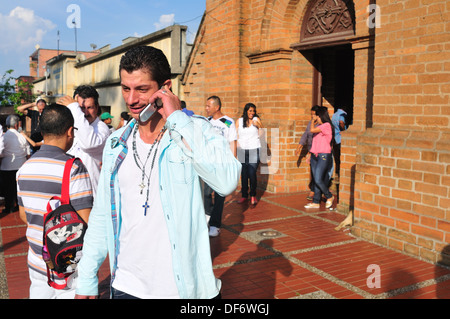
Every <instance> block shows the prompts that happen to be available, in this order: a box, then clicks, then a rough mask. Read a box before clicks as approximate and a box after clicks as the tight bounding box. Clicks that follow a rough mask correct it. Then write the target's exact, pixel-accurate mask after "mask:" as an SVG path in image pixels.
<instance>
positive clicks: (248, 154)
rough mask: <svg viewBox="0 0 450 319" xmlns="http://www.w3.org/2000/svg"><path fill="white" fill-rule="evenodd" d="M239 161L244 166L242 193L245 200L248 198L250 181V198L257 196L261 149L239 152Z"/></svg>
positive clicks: (241, 150)
mask: <svg viewBox="0 0 450 319" xmlns="http://www.w3.org/2000/svg"><path fill="white" fill-rule="evenodd" d="M238 160H239V161H240V162H241V164H242V171H241V187H242V188H241V193H242V197H243V198H248V184H249V183H248V182H249V180H250V196H251V197H254V196H256V186H257V179H256V171H257V169H258V166H259V148H255V149H251V150H244V149H240V150H239V151H238Z"/></svg>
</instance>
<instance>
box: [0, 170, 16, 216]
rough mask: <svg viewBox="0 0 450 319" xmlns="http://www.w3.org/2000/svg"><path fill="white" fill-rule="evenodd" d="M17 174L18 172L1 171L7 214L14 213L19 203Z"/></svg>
mask: <svg viewBox="0 0 450 319" xmlns="http://www.w3.org/2000/svg"><path fill="white" fill-rule="evenodd" d="M16 174H17V171H0V177H1V178H0V180H1V181H2V186H1V187H2V191H3V196H4V197H5V212H6V213H9V212H12V211H13V209H14V208H15V205H16V203H17V184H16Z"/></svg>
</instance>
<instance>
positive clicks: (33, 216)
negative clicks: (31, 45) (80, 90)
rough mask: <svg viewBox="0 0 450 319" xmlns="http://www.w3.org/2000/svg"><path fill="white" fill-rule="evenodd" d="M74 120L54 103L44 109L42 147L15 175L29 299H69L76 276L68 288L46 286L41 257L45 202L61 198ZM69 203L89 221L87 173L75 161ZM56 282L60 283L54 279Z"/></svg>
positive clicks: (44, 269)
mask: <svg viewBox="0 0 450 319" xmlns="http://www.w3.org/2000/svg"><path fill="white" fill-rule="evenodd" d="M73 125H74V120H73V116H72V114H71V112H70V110H69V109H68V108H67V107H65V106H63V105H57V104H50V105H49V106H47V107H46V109H45V110H44V112H43V114H42V118H41V132H42V135H43V137H44V138H45V144H44V145H42V147H41V148H40V149H39V151H37V152H36V153H34V154H33V156H32V157H31V159H30V160H28V161H27V162H26V163H25V164H23V166H22V167H21V168H20V170H19V171H18V173H17V189H18V202H19V214H20V218H21V219H22V221H23V222H24V223H25V224H27V232H26V235H27V239H28V243H29V249H28V268H29V276H30V280H31V286H30V299H69V298H70V299H73V298H74V297H75V286H76V282H77V278H76V277H77V273H76V272H75V274H74V275H72V278H71V279H70V280H69V285H68V287H66V288H65V289H62V290H59V289H55V288H52V287H50V286H49V285H48V283H47V281H48V278H47V267H46V264H45V262H44V260H43V258H42V238H43V229H42V227H43V218H42V216H43V215H44V214H45V213H47V210H46V208H47V203H48V202H49V200H50V199H51V198H52V197H53V196H60V195H61V185H62V177H63V173H64V165H65V163H66V161H67V160H68V159H70V158H71V156H69V155H67V154H66V152H67V151H68V150H69V148H70V147H71V146H72V144H73V140H74V130H75V128H74V126H73ZM69 191H70V194H69V196H70V203H71V205H72V206H73V208H75V210H76V211H77V212H78V214H79V215H80V216H81V218H83V220H84V221H85V222H88V220H89V213H90V211H91V208H92V202H93V198H92V186H91V181H90V179H89V175H88V172H87V170H86V168H85V166H84V165H83V163H82V162H80V161H79V160H75V162H74V165H73V167H72V169H71V173H70V185H69ZM57 283H60V282H59V281H58V280H57Z"/></svg>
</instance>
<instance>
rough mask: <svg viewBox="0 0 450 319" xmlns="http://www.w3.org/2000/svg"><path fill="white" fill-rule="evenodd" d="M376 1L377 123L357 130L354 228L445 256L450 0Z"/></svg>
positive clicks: (449, 218)
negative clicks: (378, 19) (365, 129)
mask: <svg viewBox="0 0 450 319" xmlns="http://www.w3.org/2000/svg"><path fill="white" fill-rule="evenodd" d="M377 4H378V5H379V7H380V11H381V27H380V28H377V29H376V30H375V34H376V37H375V51H376V54H375V73H374V96H373V128H371V129H368V130H367V131H365V132H364V133H363V134H361V135H360V136H358V137H357V143H356V174H355V184H354V207H355V208H354V213H355V221H356V225H355V226H356V227H355V228H354V230H353V231H354V233H355V234H357V235H360V236H363V237H365V238H367V239H369V240H373V241H374V242H377V243H380V244H383V245H386V246H388V247H392V248H395V249H398V250H401V251H404V252H407V253H410V254H412V255H416V256H420V257H422V258H424V259H427V260H431V261H442V260H443V259H445V258H448V256H444V255H443V251H444V250H445V251H447V254H448V251H449V248H448V244H449V242H450V232H449V231H450V210H449V207H450V200H449V197H450V183H449V181H450V178H449V173H450V139H449V138H450V125H449V124H450V107H449V96H450V95H449V92H450V91H449V87H450V72H449V71H450V54H449V48H450V33H449V31H450V23H449V17H450V14H449V12H450V4H449V3H448V1H402V2H395V3H391V1H377ZM444 262H446V263H448V259H447V260H444Z"/></svg>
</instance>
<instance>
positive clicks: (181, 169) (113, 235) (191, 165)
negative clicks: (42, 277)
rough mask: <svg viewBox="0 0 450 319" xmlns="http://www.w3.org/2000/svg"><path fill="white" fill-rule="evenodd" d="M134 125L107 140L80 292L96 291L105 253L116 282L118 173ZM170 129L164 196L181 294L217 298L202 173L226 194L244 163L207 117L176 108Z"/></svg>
mask: <svg viewBox="0 0 450 319" xmlns="http://www.w3.org/2000/svg"><path fill="white" fill-rule="evenodd" d="M135 124H136V122H135V121H134V120H132V121H131V122H130V123H129V125H127V126H126V127H125V128H123V129H120V130H118V131H116V132H114V133H113V134H112V135H111V136H110V137H109V139H108V141H107V142H106V146H105V149H104V152H103V164H102V170H101V173H100V180H99V184H98V190H97V194H96V198H95V201H94V207H93V208H92V211H91V215H90V217H89V224H88V229H87V232H86V236H85V239H84V241H85V243H84V247H83V257H82V258H81V261H80V263H79V264H78V283H77V289H76V291H77V294H79V295H87V296H92V295H97V294H98V278H97V271H98V269H99V268H100V266H101V265H102V263H103V261H104V259H105V258H106V256H107V255H109V262H110V269H111V282H112V281H113V280H114V275H115V269H116V262H117V252H118V249H119V240H118V238H119V234H120V229H121V214H120V212H121V201H120V196H121V194H120V192H119V187H118V174H117V173H118V169H119V167H120V165H121V163H122V161H123V159H124V158H125V156H126V155H127V152H128V149H127V147H126V140H127V138H128V137H129V136H130V133H131V132H132V130H133V127H134V126H135ZM166 128H167V131H166V134H164V136H163V138H162V140H161V144H160V146H159V147H161V155H160V157H159V180H160V194H161V202H162V206H163V211H164V215H165V219H166V223H167V228H168V231H169V238H170V243H171V248H172V256H173V260H172V263H173V273H174V276H175V281H176V284H177V287H178V292H179V295H180V297H181V298H183V299H186V298H197V299H199V298H213V297H215V296H217V295H218V294H219V291H220V286H221V283H220V280H218V279H216V278H215V276H214V273H213V270H212V260H211V251H210V245H209V236H208V227H207V224H206V218H205V213H204V207H203V195H202V191H201V185H200V179H199V177H200V178H201V179H202V180H204V181H205V182H206V183H207V184H208V185H210V186H211V187H212V188H213V189H215V190H216V192H217V193H219V194H220V195H222V196H226V195H229V194H231V193H232V192H233V191H234V190H235V189H236V187H237V183H238V181H239V178H240V172H241V167H242V165H241V163H239V161H238V160H237V159H236V158H235V157H234V156H233V154H232V152H231V150H230V146H229V143H228V142H227V141H226V140H225V138H223V137H222V136H220V135H219V134H217V133H216V131H215V129H214V127H213V126H212V125H211V124H210V123H209V121H207V120H206V119H205V118H203V117H200V116H192V117H189V116H187V115H186V114H184V113H183V112H182V111H175V112H174V113H172V114H171V115H170V116H169V117H168V119H167V122H166ZM143 253H145V252H143ZM155 257H156V258H157V256H155Z"/></svg>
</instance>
